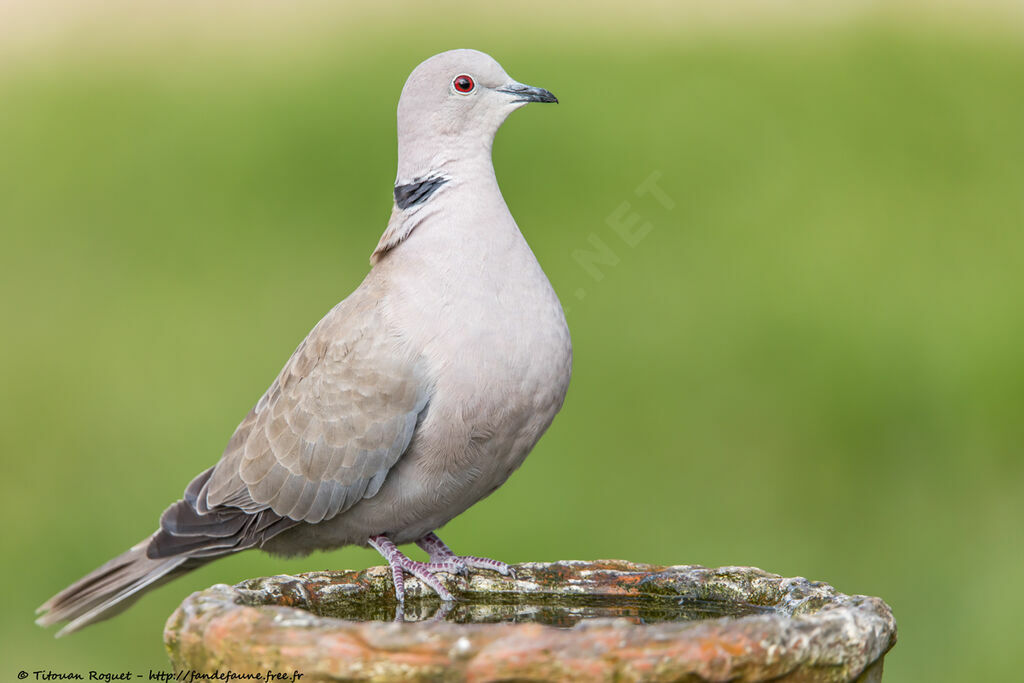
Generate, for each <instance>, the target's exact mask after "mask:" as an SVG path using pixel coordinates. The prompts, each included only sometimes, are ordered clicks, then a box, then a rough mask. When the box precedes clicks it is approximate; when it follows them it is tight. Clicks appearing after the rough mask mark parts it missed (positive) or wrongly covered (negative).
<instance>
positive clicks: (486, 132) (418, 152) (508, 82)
mask: <svg viewBox="0 0 1024 683" xmlns="http://www.w3.org/2000/svg"><path fill="white" fill-rule="evenodd" d="M529 102H558V100H557V99H556V98H555V96H554V95H552V94H551V93H550V92H548V91H547V90H545V89H543V88H536V87H533V86H529V85H524V84H523V83H520V82H518V81H516V80H515V79H513V78H512V77H510V76H509V75H508V74H507V73H505V70H504V69H502V68H501V65H500V64H498V62H496V61H495V60H494V58H492V57H491V56H490V55H486V54H484V53H483V52H478V51H476V50H449V51H448V52H442V53H441V54H438V55H434V56H433V57H431V58H429V59H427V60H426V61H424V62H423V63H421V64H420V65H419V66H417V67H416V68H415V69H414V70H413V72H412V74H410V76H409V79H408V80H407V81H406V82H405V87H404V88H402V96H401V98H400V99H399V101H398V177H399V182H402V181H409V180H412V179H413V178H414V177H416V176H419V175H423V174H426V173H430V172H434V171H436V170H438V169H439V168H440V167H441V166H445V165H448V164H450V163H452V162H453V161H457V160H458V159H460V158H468V157H474V156H478V155H480V154H481V153H485V154H486V155H487V159H488V160H489V159H490V150H491V144H492V143H493V141H494V134H495V133H496V132H497V131H498V128H499V127H500V126H501V124H502V123H503V122H504V121H505V118H506V117H507V116H508V115H509V114H510V113H512V112H513V111H515V110H516V109H518V108H519V107H522V106H523V105H524V104H527V103H529Z"/></svg>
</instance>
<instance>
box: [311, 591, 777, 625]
mask: <svg viewBox="0 0 1024 683" xmlns="http://www.w3.org/2000/svg"><path fill="white" fill-rule="evenodd" d="M771 612H773V610H772V609H771V608H770V607H762V606H759V605H752V604H749V603H744V602H725V601H716V600H695V599H689V598H683V599H645V598H627V597H620V596H579V597H575V598H572V599H569V598H565V597H561V598H560V599H558V600H557V601H544V600H537V601H535V602H531V601H523V602H505V603H502V602H493V601H488V602H473V601H459V602H455V603H448V604H445V603H438V602H433V601H431V602H425V601H415V602H414V601H409V602H408V603H407V604H406V605H405V608H404V609H403V610H401V611H400V610H399V609H398V606H397V605H396V604H394V603H390V604H381V603H374V604H365V603H363V604H348V605H344V606H341V607H337V608H335V609H332V610H329V611H321V612H318V614H320V616H326V617H334V618H337V619H346V620H355V621H394V620H396V619H401V620H402V621H406V622H416V621H449V622H453V623H459V624H494V623H530V622H533V623H539V624H545V625H547V626H557V627H561V628H572V627H574V626H576V625H577V624H578V623H580V622H581V621H585V620H587V619H608V618H617V619H625V620H627V621H629V622H631V623H634V624H656V623H661V622H675V621H700V620H702V619H718V618H720V617H743V616H748V615H754V614H770V613H771Z"/></svg>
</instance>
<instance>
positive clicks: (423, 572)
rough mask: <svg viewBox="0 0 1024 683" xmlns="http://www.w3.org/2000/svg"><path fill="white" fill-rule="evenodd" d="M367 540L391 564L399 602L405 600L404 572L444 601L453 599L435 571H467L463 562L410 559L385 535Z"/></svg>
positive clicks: (449, 572) (458, 572)
mask: <svg viewBox="0 0 1024 683" xmlns="http://www.w3.org/2000/svg"><path fill="white" fill-rule="evenodd" d="M369 542H370V545H371V546H373V547H374V548H375V549H376V550H377V552H379V553H380V554H381V555H383V556H384V559H385V560H387V561H388V564H389V565H390V566H391V578H392V579H393V580H394V582H395V598H397V599H398V603H399V604H402V603H403V602H405V572H409V573H410V574H412V575H413V576H415V577H416V578H417V579H419V580H420V581H422V582H423V583H425V584H427V585H428V586H430V587H431V588H432V589H433V591H434V592H435V593H437V596H438V597H439V598H441V599H442V600H444V601H445V602H450V601H452V600H454V599H455V598H453V597H452V594H451V593H449V592H448V589H447V588H445V587H444V584H442V583H441V581H440V579H438V578H437V577H436V576H435V573H437V572H444V573H446V574H461V573H464V572H465V571H467V570H466V567H465V565H464V564H461V563H458V562H451V561H442V562H433V561H431V562H417V561H416V560H411V559H409V558H408V557H406V556H405V555H404V554H402V551H401V550H399V549H398V546H396V545H395V544H394V543H392V542H391V539H390V538H388V537H387V536H371V537H370V539H369Z"/></svg>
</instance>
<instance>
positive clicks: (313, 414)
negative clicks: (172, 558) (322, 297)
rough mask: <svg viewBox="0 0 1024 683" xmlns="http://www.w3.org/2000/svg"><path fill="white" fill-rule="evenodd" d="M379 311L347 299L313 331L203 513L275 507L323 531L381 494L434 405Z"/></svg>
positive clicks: (234, 452)
mask: <svg viewBox="0 0 1024 683" xmlns="http://www.w3.org/2000/svg"><path fill="white" fill-rule="evenodd" d="M357 292H358V290H357ZM377 304H378V302H377V300H376V298H373V297H371V296H364V297H362V300H360V301H353V297H349V299H346V300H345V301H342V302H341V303H340V304H338V305H337V306H335V307H334V308H333V309H332V310H331V311H330V313H328V314H327V315H326V316H325V317H324V319H323V320H321V321H320V323H318V324H317V326H316V327H315V328H313V331H312V332H310V333H309V336H308V337H306V339H305V340H303V342H302V343H301V344H300V345H299V347H298V348H297V349H296V350H295V353H293V354H292V356H291V358H290V359H289V360H288V363H287V364H286V365H285V367H284V369H283V370H282V371H281V373H280V375H278V377H277V379H275V380H274V383H273V384H272V385H271V386H270V388H269V389H267V391H266V393H265V394H264V395H263V397H262V398H260V400H259V402H258V403H257V404H256V407H255V408H253V409H252V411H251V412H250V413H249V415H247V416H246V418H245V419H244V420H243V421H242V423H241V424H240V425H239V426H238V429H237V430H236V431H235V434H234V436H232V438H231V440H230V442H229V443H228V447H227V448H226V449H225V451H224V455H223V457H222V458H221V461H220V462H219V463H218V464H217V466H216V468H215V469H214V471H213V474H212V475H211V476H210V478H209V480H208V482H207V483H206V484H205V486H204V487H203V490H202V491H200V492H199V494H198V496H197V500H198V504H197V508H196V509H197V510H198V511H199V512H201V513H202V512H203V511H205V510H211V509H213V508H215V507H216V506H218V505H230V506H232V507H238V508H241V509H243V510H245V511H247V512H255V511H258V510H264V509H267V508H269V509H271V510H273V511H274V512H275V513H277V514H278V515H282V516H284V517H288V518H290V519H293V520H300V521H306V522H313V523H316V522H320V521H322V520H324V519H328V518H330V517H333V516H334V515H336V514H338V513H339V512H343V511H344V510H346V509H347V508H349V507H351V506H352V505H354V504H355V503H356V502H358V501H359V500H361V499H362V498H364V497H371V496H373V495H375V494H376V493H377V491H378V490H379V489H380V487H381V485H382V484H383V482H384V479H385V478H386V477H387V472H388V470H390V469H391V467H392V466H393V465H394V464H395V462H396V461H397V460H398V458H399V457H401V455H402V453H403V452H405V449H406V448H407V447H408V445H409V442H410V441H411V440H412V436H413V431H414V430H415V428H416V423H417V420H418V418H419V415H420V413H421V412H422V411H423V410H424V408H425V407H426V404H427V401H428V399H429V382H428V380H427V378H426V376H425V373H424V372H423V370H422V365H421V363H420V362H419V361H418V360H417V359H416V358H415V357H412V356H410V355H409V354H407V353H406V352H404V351H403V349H402V345H401V342H400V339H399V338H398V337H397V336H396V335H394V334H391V333H390V332H389V329H388V325H387V321H386V319H385V317H384V314H383V312H382V311H381V309H380V307H379V306H378V305H377Z"/></svg>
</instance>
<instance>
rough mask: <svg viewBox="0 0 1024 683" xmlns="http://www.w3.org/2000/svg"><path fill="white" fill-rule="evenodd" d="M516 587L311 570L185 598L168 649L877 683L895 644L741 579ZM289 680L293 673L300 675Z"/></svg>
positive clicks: (532, 566)
mask: <svg viewBox="0 0 1024 683" xmlns="http://www.w3.org/2000/svg"><path fill="white" fill-rule="evenodd" d="M515 573H516V576H515V578H506V577H501V576H498V575H497V574H493V573H491V572H476V573H474V574H473V575H472V576H471V577H470V578H468V579H467V578H465V577H455V576H452V577H449V576H447V575H442V576H443V578H445V579H447V582H446V585H447V587H448V588H449V590H451V592H452V593H453V595H455V597H456V600H457V602H455V603H448V604H443V603H441V602H440V601H439V600H438V599H437V598H436V596H435V595H434V594H433V593H432V592H431V591H430V590H429V589H428V588H425V587H424V586H423V584H421V583H420V582H419V581H418V580H416V579H413V578H410V579H407V582H406V600H405V608H404V610H402V609H400V608H399V607H398V604H397V603H396V602H395V597H394V590H393V587H392V585H391V579H390V571H389V570H388V569H387V568H384V567H372V568H370V569H367V570H365V571H360V572H355V571H349V572H311V573H308V574H299V575H296V576H288V575H280V576H272V577H267V578H259V579H251V580H248V581H244V582H242V583H239V584H238V585H235V586H227V585H222V584H221V585H215V586H213V587H211V588H209V589H207V590H204V591H200V592H198V593H194V594H193V595H191V596H190V597H189V598H187V599H186V600H185V601H184V602H183V603H182V604H181V606H180V607H178V609H177V610H176V611H175V612H174V614H172V615H171V617H170V619H169V620H168V621H167V626H166V629H165V631H164V641H165V643H166V646H167V651H168V653H169V655H170V658H171V662H172V663H173V665H174V667H175V669H176V670H177V671H182V672H189V671H198V672H205V673H212V672H217V673H218V675H220V676H222V678H221V679H220V680H228V678H226V677H224V676H226V675H227V672H229V671H230V672H231V673H233V674H237V675H241V676H245V675H246V674H249V675H250V676H249V677H250V678H251V675H252V674H262V675H264V678H263V679H262V680H266V677H265V674H266V673H267V672H268V671H270V672H273V673H274V674H282V675H283V676H284V677H283V678H281V679H280V680H288V681H295V680H299V681H301V683H316V682H319V681H341V680H345V681H349V680H352V681H393V680H415V681H511V680H516V681H521V680H529V681H769V680H770V681H800V682H801V683H804V682H810V681H880V680H881V677H882V660H883V657H884V655H885V653H886V652H888V650H889V649H890V648H891V647H892V646H893V645H894V644H895V642H896V622H895V620H894V619H893V615H892V611H891V610H890V609H889V606H888V605H886V604H885V603H884V602H883V601H882V600H881V599H879V598H873V597H867V596H863V595H844V594H842V593H839V592H837V591H836V590H835V589H834V588H832V586H830V585H828V584H826V583H821V582H817V581H808V580H807V579H804V578H783V577H781V576H778V575H776V574H769V573H768V572H765V571H762V570H760V569H755V568H752V567H721V568H718V569H708V568H705V567H699V566H692V565H681V566H674V567H661V566H653V565H646V564H635V563H632V562H625V561H621V560H599V561H596V562H574V561H563V562H552V563H540V562H531V563H526V564H520V565H517V566H516V567H515ZM296 674H302V675H301V678H297V676H296Z"/></svg>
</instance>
